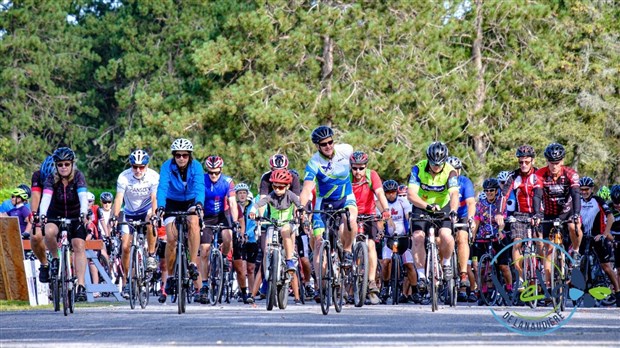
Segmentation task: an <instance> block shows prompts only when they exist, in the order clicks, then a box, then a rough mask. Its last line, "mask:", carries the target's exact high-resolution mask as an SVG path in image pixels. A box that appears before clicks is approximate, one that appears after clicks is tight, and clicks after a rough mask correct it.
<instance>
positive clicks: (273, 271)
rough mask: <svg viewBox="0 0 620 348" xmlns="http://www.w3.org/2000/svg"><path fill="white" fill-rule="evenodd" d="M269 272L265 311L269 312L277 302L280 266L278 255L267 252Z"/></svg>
mask: <svg viewBox="0 0 620 348" xmlns="http://www.w3.org/2000/svg"><path fill="white" fill-rule="evenodd" d="M268 257H269V265H268V267H269V270H268V272H269V273H268V278H267V285H268V289H267V310H268V311H270V310H272V309H273V307H274V306H276V301H277V300H278V299H277V297H278V294H277V292H278V265H279V264H280V253H278V252H277V251H274V250H272V251H270V252H269V256H268Z"/></svg>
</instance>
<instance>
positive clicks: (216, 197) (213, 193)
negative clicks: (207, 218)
mask: <svg viewBox="0 0 620 348" xmlns="http://www.w3.org/2000/svg"><path fill="white" fill-rule="evenodd" d="M234 195H235V183H234V182H233V180H232V178H230V177H228V176H226V175H224V174H222V175H220V177H219V178H218V180H217V181H216V182H212V181H211V179H209V175H208V174H205V204H204V208H205V210H204V211H205V215H218V214H220V213H222V212H223V211H224V210H226V209H227V208H228V206H227V203H226V202H227V199H228V197H233V196H234Z"/></svg>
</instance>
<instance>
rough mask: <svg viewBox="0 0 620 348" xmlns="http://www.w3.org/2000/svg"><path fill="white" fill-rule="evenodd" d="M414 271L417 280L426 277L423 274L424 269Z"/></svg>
mask: <svg viewBox="0 0 620 348" xmlns="http://www.w3.org/2000/svg"><path fill="white" fill-rule="evenodd" d="M416 271H417V272H418V279H422V278H426V275H425V274H424V268H418V269H416Z"/></svg>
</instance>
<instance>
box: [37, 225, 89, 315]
mask: <svg viewBox="0 0 620 348" xmlns="http://www.w3.org/2000/svg"><path fill="white" fill-rule="evenodd" d="M41 218H42V219H43V220H45V217H43V216H42V217H41ZM74 222H81V218H80V219H70V218H58V219H47V223H56V224H58V227H59V230H60V232H59V233H58V235H57V238H58V239H59V240H60V241H59V243H60V250H59V253H60V267H59V268H58V273H57V274H53V273H52V274H51V279H50V284H52V297H53V302H54V311H55V312H58V311H59V310H60V298H61V297H62V311H63V314H64V315H65V316H67V315H68V314H69V313H73V311H74V309H75V292H76V288H77V278H76V277H75V275H74V274H73V268H72V267H71V260H72V258H73V255H72V254H71V248H72V247H71V244H70V243H69V231H68V230H69V225H71V224H72V223H74ZM45 225H46V224H42V226H41V234H42V235H43V236H44V237H45Z"/></svg>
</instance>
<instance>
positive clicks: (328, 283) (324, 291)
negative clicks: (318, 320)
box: [316, 241, 332, 315]
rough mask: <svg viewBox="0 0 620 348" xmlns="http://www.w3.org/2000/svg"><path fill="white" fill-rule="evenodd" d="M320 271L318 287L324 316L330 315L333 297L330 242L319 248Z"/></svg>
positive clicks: (324, 242)
mask: <svg viewBox="0 0 620 348" xmlns="http://www.w3.org/2000/svg"><path fill="white" fill-rule="evenodd" d="M318 251H319V254H318V256H319V267H318V268H319V269H318V270H316V273H317V277H316V278H317V280H318V283H319V284H318V287H319V295H320V299H321V312H323V314H324V315H327V313H329V306H331V296H332V291H331V290H332V276H331V274H332V273H331V272H332V269H331V266H332V264H331V258H330V256H329V242H328V241H323V243H321V246H320V248H319V250H318Z"/></svg>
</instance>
